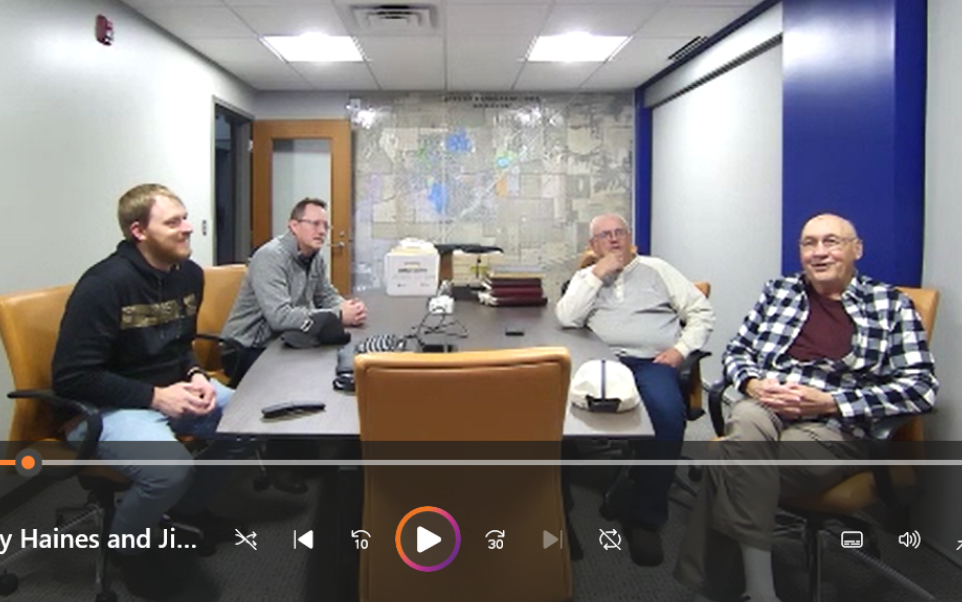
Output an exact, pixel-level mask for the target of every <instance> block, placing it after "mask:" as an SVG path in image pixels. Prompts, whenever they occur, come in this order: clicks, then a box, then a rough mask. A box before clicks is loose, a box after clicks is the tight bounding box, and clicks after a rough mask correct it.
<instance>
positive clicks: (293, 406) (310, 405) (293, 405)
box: [261, 401, 327, 418]
mask: <svg viewBox="0 0 962 602" xmlns="http://www.w3.org/2000/svg"><path fill="white" fill-rule="evenodd" d="M325 407H327V406H326V405H325V404H324V403H322V402H320V401H287V402H284V403H278V404H275V405H272V406H267V407H266V408H261V414H263V416H264V418H277V417H278V416H285V415H287V414H294V413H298V412H319V411H321V410H323V409H324V408H325Z"/></svg>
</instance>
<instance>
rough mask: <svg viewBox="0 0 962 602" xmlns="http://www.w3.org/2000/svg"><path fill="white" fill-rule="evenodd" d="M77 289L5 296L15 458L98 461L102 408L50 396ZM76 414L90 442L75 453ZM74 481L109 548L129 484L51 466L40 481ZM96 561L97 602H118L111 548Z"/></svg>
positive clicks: (110, 474)
mask: <svg viewBox="0 0 962 602" xmlns="http://www.w3.org/2000/svg"><path fill="white" fill-rule="evenodd" d="M72 289H73V287H71V286H60V287H55V288H47V289H41V290H36V291H30V292H25V293H15V294H10V295H3V296H0V337H2V339H3V346H4V349H5V350H6V352H7V360H8V361H9V363H10V372H11V374H12V375H13V383H14V386H15V387H17V390H16V391H14V392H12V393H10V394H9V395H8V397H10V398H12V399H15V400H16V401H15V402H14V403H15V406H14V411H13V419H12V420H11V422H10V436H9V441H10V443H9V444H8V445H9V448H8V450H7V451H8V454H9V456H10V457H13V456H14V455H15V454H17V453H19V452H20V451H21V450H22V449H24V448H25V447H28V446H29V447H32V448H34V449H35V450H36V451H38V452H39V453H40V455H41V457H42V458H43V459H44V460H52V459H57V460H69V459H74V458H75V459H78V460H86V459H89V458H93V457H95V456H96V453H97V443H98V441H99V439H100V432H101V428H102V425H101V419H100V410H99V408H96V407H94V406H90V405H88V404H84V403H81V402H78V401H74V400H71V399H64V398H60V397H56V396H55V395H53V392H52V391H51V378H52V377H51V362H52V360H53V352H54V348H55V347H56V344H57V334H58V331H59V328H60V319H61V318H62V317H63V312H64V307H65V305H66V303H67V298H68V297H69V296H70V292H71V290H72ZM74 414H79V415H80V416H82V417H83V419H84V420H85V421H86V422H87V438H86V439H85V440H84V441H83V443H82V444H81V445H80V446H79V448H78V449H76V450H75V449H74V448H73V447H71V446H69V445H68V444H67V443H66V442H65V441H64V433H63V432H62V428H63V426H64V422H65V421H66V419H67V418H68V417H69V416H71V415H74ZM75 476H76V477H78V479H79V481H80V486H81V487H82V488H83V489H84V490H85V491H87V492H88V495H89V499H88V501H87V506H86V511H87V513H86V515H85V516H84V517H83V518H86V516H89V515H90V514H92V515H93V516H94V518H95V519H96V522H97V525H98V527H99V533H100V537H101V539H100V541H102V542H106V541H107V536H108V535H109V532H110V524H111V521H112V520H113V513H114V496H115V495H116V494H117V493H118V492H121V491H124V490H126V489H127V488H128V486H129V481H127V479H126V477H124V476H123V475H121V474H120V473H118V472H116V471H114V470H112V469H110V468H105V467H83V466H76V465H74V466H67V467H54V466H46V467H44V468H43V469H42V470H41V472H40V478H49V479H56V480H63V479H68V478H73V477H75ZM56 522H57V526H58V527H61V528H63V527H65V524H64V515H63V511H62V510H59V509H58V511H57V521H56ZM97 555H98V556H97V576H96V581H97V584H98V585H99V591H98V593H97V598H96V599H97V600H98V602H101V601H107V600H112V599H116V597H115V595H114V593H113V592H112V591H111V589H110V582H109V580H108V574H107V562H106V561H107V546H106V545H102V546H100V547H99V548H98V551H97ZM3 578H4V580H6V584H5V586H4V589H5V590H6V591H5V592H3V593H12V591H13V590H16V588H17V580H16V577H15V576H14V575H13V574H12V573H5V574H4V575H3ZM11 586H12V589H10V587H11Z"/></svg>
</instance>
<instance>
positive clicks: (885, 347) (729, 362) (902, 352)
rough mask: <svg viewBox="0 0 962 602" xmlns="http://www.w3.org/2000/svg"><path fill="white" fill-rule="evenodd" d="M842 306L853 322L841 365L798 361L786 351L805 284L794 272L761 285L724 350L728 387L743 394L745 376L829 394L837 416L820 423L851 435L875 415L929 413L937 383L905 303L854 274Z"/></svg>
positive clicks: (804, 301) (804, 306) (801, 312)
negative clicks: (853, 332) (746, 313)
mask: <svg viewBox="0 0 962 602" xmlns="http://www.w3.org/2000/svg"><path fill="white" fill-rule="evenodd" d="M842 305H843V307H844V308H845V311H846V313H848V315H849V317H850V318H851V319H852V322H853V324H854V325H855V335H854V336H853V338H852V350H851V351H850V352H849V353H848V354H847V355H846V356H845V357H843V358H842V359H841V360H832V359H819V360H813V361H799V360H796V359H795V358H793V357H791V356H790V355H789V354H788V349H789V347H790V346H791V345H792V342H793V341H794V340H795V338H796V337H797V336H798V334H799V332H800V331H801V329H802V325H803V324H804V323H805V320H807V319H808V308H809V304H808V297H807V294H806V292H805V281H804V279H803V277H802V274H801V273H798V274H795V275H793V276H788V277H785V278H778V279H776V280H772V281H769V282H768V283H766V285H765V288H764V290H763V291H762V295H761V298H760V299H759V300H758V302H757V303H756V304H755V307H754V308H752V311H751V312H750V313H749V314H748V316H747V317H746V318H745V321H744V322H743V323H742V325H741V328H739V329H738V334H736V335H735V338H733V339H732V340H731V342H729V343H728V347H727V348H726V349H725V355H724V357H723V359H722V363H723V365H724V370H725V375H726V377H727V378H728V380H729V382H731V383H732V384H733V385H734V386H736V387H738V389H739V390H742V391H743V390H744V385H745V383H746V381H748V380H749V379H751V378H759V379H765V378H775V379H777V380H779V381H780V382H797V383H800V384H804V385H809V386H811V387H814V388H816V389H819V390H821V391H825V392H826V393H830V394H831V395H832V397H833V398H834V399H835V402H836V403H837V404H838V407H839V410H840V415H838V416H833V417H825V418H821V419H820V421H821V422H825V423H826V424H829V425H830V426H833V427H834V428H838V429H840V430H842V431H844V432H848V433H851V434H852V435H855V436H858V437H864V436H865V434H866V433H865V430H864V427H866V426H867V425H869V424H871V423H872V422H873V421H874V420H876V419H878V418H882V417H885V416H895V415H899V414H915V413H919V412H924V411H926V410H928V409H929V408H931V407H932V406H933V404H934V403H935V394H936V391H937V390H938V387H939V382H938V380H937V379H936V378H935V361H934V359H933V357H932V354H931V352H930V351H929V345H928V341H927V340H926V336H925V329H924V328H923V326H922V322H921V320H920V319H919V316H918V314H917V313H916V312H915V308H914V307H913V305H912V301H911V300H910V299H909V298H908V297H907V296H906V295H904V294H903V293H901V292H900V291H899V290H898V289H896V288H895V287H892V286H888V285H885V284H882V283H881V282H878V281H876V280H872V279H871V278H867V277H865V276H861V275H856V276H855V277H854V278H852V281H851V282H850V283H849V285H848V288H846V289H845V291H844V292H843V293H842Z"/></svg>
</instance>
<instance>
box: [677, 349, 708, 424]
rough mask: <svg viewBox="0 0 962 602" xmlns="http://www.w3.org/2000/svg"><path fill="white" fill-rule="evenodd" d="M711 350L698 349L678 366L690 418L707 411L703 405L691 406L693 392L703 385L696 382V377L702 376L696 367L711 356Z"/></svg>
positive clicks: (695, 417)
mask: <svg viewBox="0 0 962 602" xmlns="http://www.w3.org/2000/svg"><path fill="white" fill-rule="evenodd" d="M710 355H711V352H710V351H702V350H701V349H696V350H695V351H692V352H691V353H689V354H688V357H686V358H685V359H683V360H682V362H681V364H680V365H679V366H678V383H679V384H680V385H681V394H682V398H683V399H684V400H685V406H686V407H685V410H686V412H685V413H686V415H687V416H688V420H697V419H698V418H701V416H702V415H703V414H704V413H705V411H704V410H703V409H701V406H700V405H699V407H698V408H695V409H694V410H693V409H692V407H691V394H692V391H695V390H696V388H697V387H698V386H699V385H701V383H698V382H695V380H694V379H695V378H696V377H697V378H701V372H700V371H698V370H696V368H697V367H698V366H699V364H700V363H701V360H702V359H704V358H706V357H708V356H710Z"/></svg>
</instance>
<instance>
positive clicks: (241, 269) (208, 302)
mask: <svg viewBox="0 0 962 602" xmlns="http://www.w3.org/2000/svg"><path fill="white" fill-rule="evenodd" d="M246 274H247V266H246V265H244V264H242V263H236V264H230V265H218V266H209V267H205V268H204V300H203V302H202V303H201V304H200V309H199V310H198V312H197V333H198V334H197V338H196V339H195V341H194V354H195V355H196V356H197V361H198V362H200V365H201V366H203V367H204V370H206V371H207V372H208V373H209V374H210V375H211V376H213V377H214V378H216V379H217V380H219V381H220V382H221V383H222V384H224V385H227V384H230V379H229V378H228V377H227V375H226V374H225V373H224V367H223V365H222V364H221V359H220V352H221V344H225V341H224V340H223V339H221V337H220V332H221V330H222V329H223V328H224V322H226V321H227V316H229V315H230V310H231V308H232V307H233V306H234V300H235V299H236V298H237V291H239V290H240V286H241V283H242V282H243V281H244V276H245V275H246Z"/></svg>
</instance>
